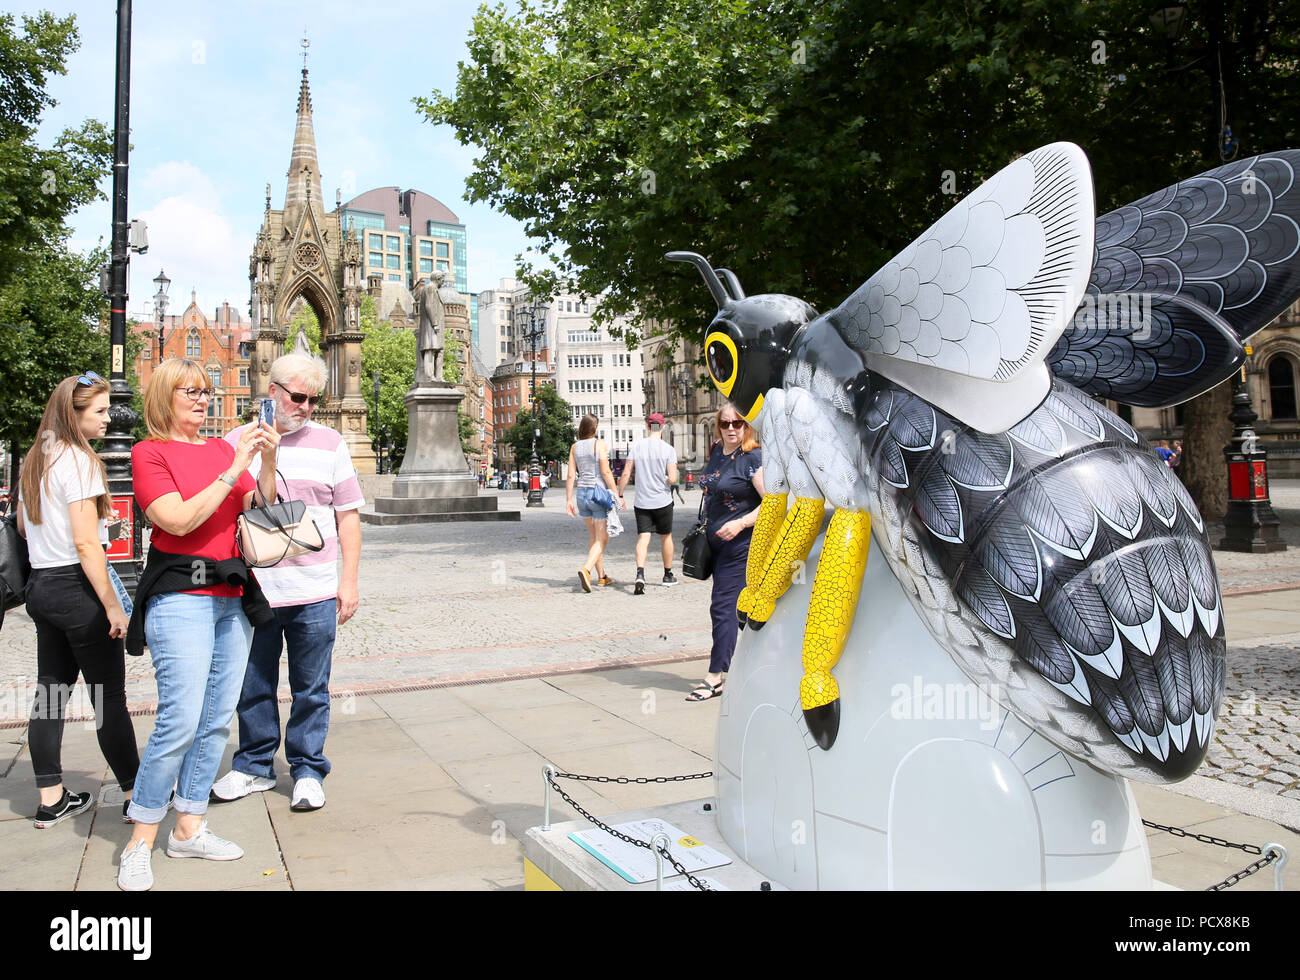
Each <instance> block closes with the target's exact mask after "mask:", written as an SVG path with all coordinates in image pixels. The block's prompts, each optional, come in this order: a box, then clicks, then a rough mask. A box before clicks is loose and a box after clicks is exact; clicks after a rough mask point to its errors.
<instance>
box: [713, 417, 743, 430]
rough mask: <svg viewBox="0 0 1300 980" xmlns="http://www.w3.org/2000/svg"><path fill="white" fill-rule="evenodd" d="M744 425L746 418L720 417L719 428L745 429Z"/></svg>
mask: <svg viewBox="0 0 1300 980" xmlns="http://www.w3.org/2000/svg"><path fill="white" fill-rule="evenodd" d="M744 427H745V420H744V419H730V420H728V419H718V428H719V429H743V428H744Z"/></svg>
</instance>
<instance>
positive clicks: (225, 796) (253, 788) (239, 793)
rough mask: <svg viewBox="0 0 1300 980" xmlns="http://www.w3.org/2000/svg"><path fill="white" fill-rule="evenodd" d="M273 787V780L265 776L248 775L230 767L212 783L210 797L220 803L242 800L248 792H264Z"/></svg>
mask: <svg viewBox="0 0 1300 980" xmlns="http://www.w3.org/2000/svg"><path fill="white" fill-rule="evenodd" d="M274 788H275V780H274V779H267V778H266V777H265V776H250V775H249V774H248V773H246V772H240V771H239V770H238V769H231V770H230V772H228V773H226V774H225V776H223V777H222V778H221V779H218V780H217V781H216V782H215V783H213V784H212V793H211V798H212V799H213V800H216V801H218V802H220V803H229V802H231V801H232V800H242V799H243V798H244V797H245V796H247V795H248V794H249V793H265V792H266V791H267V790H268V789H274Z"/></svg>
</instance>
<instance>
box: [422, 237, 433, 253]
mask: <svg viewBox="0 0 1300 980" xmlns="http://www.w3.org/2000/svg"><path fill="white" fill-rule="evenodd" d="M420 254H421V255H428V256H432V255H433V242H431V241H427V240H421V242H420Z"/></svg>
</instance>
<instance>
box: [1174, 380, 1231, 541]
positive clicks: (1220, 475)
mask: <svg viewBox="0 0 1300 980" xmlns="http://www.w3.org/2000/svg"><path fill="white" fill-rule="evenodd" d="M1234 380H1235V379H1234V378H1229V379H1228V380H1227V381H1225V382H1223V383H1222V384H1221V385H1219V386H1218V387H1216V388H1212V389H1210V390H1209V391H1207V392H1206V393H1205V394H1203V395H1201V396H1200V397H1198V398H1194V399H1192V400H1191V401H1190V402H1188V403H1187V404H1186V405H1185V406H1184V409H1183V461H1182V466H1181V467H1180V468H1179V473H1180V474H1181V476H1182V480H1183V484H1184V485H1185V486H1186V487H1187V492H1188V493H1190V494H1191V495H1192V500H1193V501H1194V502H1195V503H1196V506H1197V507H1198V508H1199V509H1200V511H1201V516H1202V517H1203V518H1204V519H1205V521H1206V523H1207V524H1216V523H1218V522H1219V521H1221V520H1223V515H1224V513H1225V512H1226V511H1227V509H1228V472H1227V469H1226V467H1225V464H1224V461H1223V447H1224V446H1226V445H1227V444H1228V440H1229V439H1230V438H1231V437H1232V422H1231V421H1229V420H1228V413H1229V412H1231V411H1232V385H1233V381H1234Z"/></svg>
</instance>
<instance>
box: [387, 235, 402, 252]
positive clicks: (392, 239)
mask: <svg viewBox="0 0 1300 980" xmlns="http://www.w3.org/2000/svg"><path fill="white" fill-rule="evenodd" d="M401 250H402V240H401V239H400V238H399V237H398V236H396V235H389V236H388V251H390V252H400V251H401Z"/></svg>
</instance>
